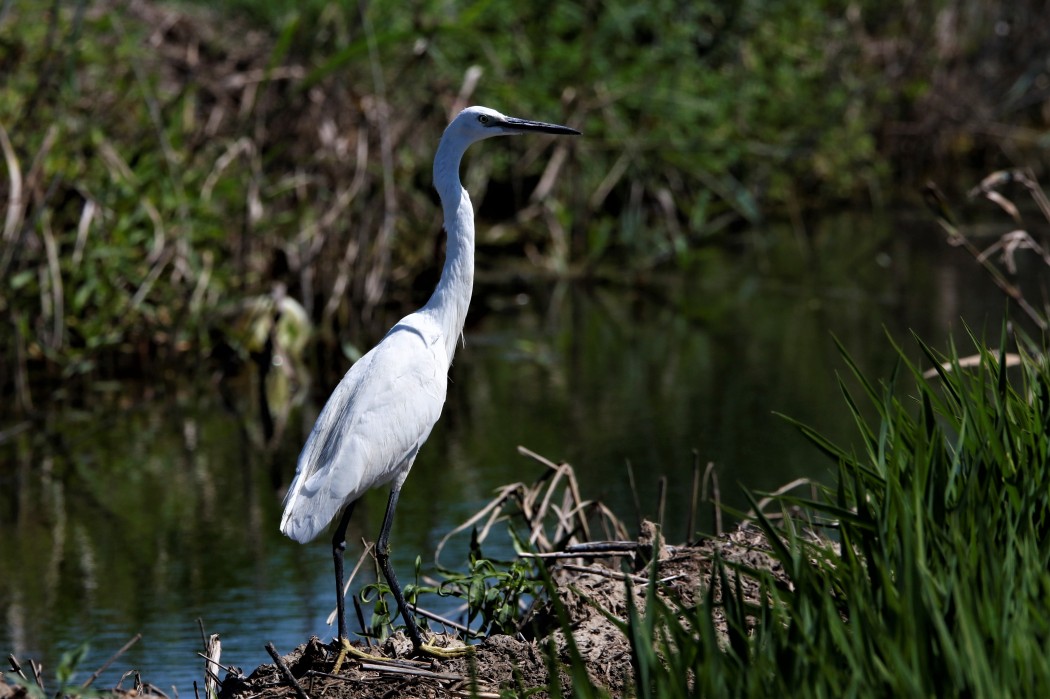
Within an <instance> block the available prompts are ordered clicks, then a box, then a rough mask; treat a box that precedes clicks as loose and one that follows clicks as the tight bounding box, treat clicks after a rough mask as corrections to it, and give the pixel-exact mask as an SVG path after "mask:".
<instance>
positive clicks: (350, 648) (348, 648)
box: [332, 638, 390, 675]
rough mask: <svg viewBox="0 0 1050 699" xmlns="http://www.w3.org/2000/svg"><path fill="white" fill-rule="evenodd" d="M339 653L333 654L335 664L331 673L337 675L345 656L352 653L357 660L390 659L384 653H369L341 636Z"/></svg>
mask: <svg viewBox="0 0 1050 699" xmlns="http://www.w3.org/2000/svg"><path fill="white" fill-rule="evenodd" d="M339 641H340V646H341V647H340V649H339V655H337V656H335V664H334V665H332V674H333V675H338V674H339V671H340V670H342V669H343V663H344V662H346V657H347V656H348V655H352V656H354V657H355V658H357V659H358V660H390V658H388V657H386V656H384V655H371V654H369V653H366V652H364V651H363V650H361V649H360V648H358V647H357V646H355V645H353V644H352V643H350V641H349V640H348V639H345V638H341V639H339Z"/></svg>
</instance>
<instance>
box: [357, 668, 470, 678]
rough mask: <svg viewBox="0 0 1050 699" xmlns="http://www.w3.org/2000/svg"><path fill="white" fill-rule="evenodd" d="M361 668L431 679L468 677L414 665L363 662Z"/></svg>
mask: <svg viewBox="0 0 1050 699" xmlns="http://www.w3.org/2000/svg"><path fill="white" fill-rule="evenodd" d="M361 669H362V670H373V671H375V672H386V673H390V674H394V675H414V676H416V677H425V678H427V679H431V680H451V681H455V682H459V681H463V680H465V679H467V678H466V677H463V676H462V675H453V674H450V673H447V672H431V671H430V670H420V669H417V668H414V667H391V666H390V665H379V664H377V663H361Z"/></svg>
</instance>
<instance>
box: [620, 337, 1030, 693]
mask: <svg viewBox="0 0 1050 699" xmlns="http://www.w3.org/2000/svg"><path fill="white" fill-rule="evenodd" d="M916 342H918V345H919V347H920V348H921V350H922V353H923V355H924V357H925V358H926V359H927V360H928V361H929V362H930V363H931V369H930V370H929V371H928V372H924V371H923V370H922V369H921V368H920V367H919V366H917V365H916V364H913V363H912V362H909V361H908V360H907V359H906V358H905V355H904V353H903V352H901V355H900V357H901V359H900V362H899V365H898V371H897V372H895V373H894V375H893V377H892V378H891V379H890V380H889V381H887V382H886V383H884V384H881V385H876V384H874V383H872V382H871V381H869V380H867V379H866V378H865V377H864V376H862V375H861V374H860V372H859V371H857V369H856V367H855V366H853V365H852V364H850V370H851V372H850V373H851V374H852V379H851V380H843V381H842V391H843V396H844V400H845V403H846V406H847V408H848V409H849V410H850V412H851V413H852V414H853V415H854V417H855V418H856V424H857V428H858V434H859V443H858V447H857V448H856V449H850V448H844V447H841V446H839V445H836V444H833V443H831V442H830V441H828V440H827V439H825V438H823V437H822V436H821V435H820V434H819V433H818V432H817V431H815V430H813V429H812V428H810V427H806V426H803V425H799V427H800V429H801V430H802V431H803V433H804V434H805V435H806V436H807V437H808V438H809V439H810V440H811V441H812V442H813V444H814V445H815V446H816V447H817V449H819V451H821V452H822V453H823V454H825V455H826V456H827V457H829V458H831V459H832V460H833V462H834V463H835V464H836V465H837V468H838V479H837V481H838V482H837V483H836V485H835V486H833V487H831V488H828V489H827V490H826V491H824V492H823V494H822V497H820V498H818V499H817V500H812V499H805V498H799V497H793V496H780V498H779V500H780V502H781V503H782V505H783V507H784V509H785V512H786V511H788V510H789V509H796V511H797V508H799V507H801V508H803V509H804V511H806V512H808V513H809V517H807V518H806V522H813V521H818V522H819V521H823V522H830V524H827V525H825V526H821V527H819V528H817V527H815V525H813V524H808V523H806V522H803V521H802V520H800V519H798V518H787V517H785V518H784V519H783V521H782V523H780V524H774V523H773V522H772V521H770V520H769V519H767V518H765V517H763V516H762V515H761V514H759V515H758V520H757V523H758V524H759V526H761V527H762V528H763V530H764V531H765V534H766V536H767V537H768V539H769V541H770V543H771V544H772V548H773V552H774V556H775V557H776V559H777V560H778V561H779V562H780V564H781V565H782V566H783V568H784V571H785V573H786V574H787V577H788V578H789V579H790V586H787V587H785V586H783V585H778V584H776V583H775V582H774V580H773V578H772V577H771V576H770V575H769V574H768V573H763V572H760V571H755V570H749V569H744V568H741V567H739V566H729V565H728V564H725V563H722V562H720V561H716V562H715V566H714V572H713V573H712V580H711V585H710V586H709V587H708V590H707V593H706V599H705V600H704V601H703V603H701V604H698V605H697V606H695V607H693V608H682V607H675V606H672V605H670V604H668V603H667V602H663V601H661V600H660V598H658V597H656V596H654V595H653V594H651V593H650V595H649V597H648V599H647V605H646V607H645V609H644V610H638V609H634V610H632V613H631V617H630V619H629V620H628V622H627V623H626V624H624V633H627V634H628V635H629V636H628V637H629V638H630V639H631V641H632V655H633V661H634V663H635V666H636V693H637V696H639V697H685V696H719V697H722V696H826V697H849V696H924V697H930V696H938V697H948V696H969V697H992V696H994V697H1007V696H1018V697H1029V696H1046V695H1047V694H1048V693H1050V654H1048V650H1050V367H1048V365H1047V363H1046V362H1045V360H1044V358H1043V357H1042V356H1041V355H1037V354H1034V353H1030V352H1029V351H1026V349H1024V348H1020V347H1018V348H1017V354H1018V356H1019V357H1020V362H1019V364H1017V365H1016V366H1015V368H1012V369H1008V368H1007V364H1008V363H1010V364H1014V362H1007V354H1006V352H1005V349H1004V348H1005V347H1006V342H1007V337H1006V334H1005V331H1004V334H1003V337H1002V338H1001V340H1000V343H999V347H1000V349H998V350H992V349H988V348H986V347H984V346H982V345H980V344H979V343H976V342H975V345H976V346H977V350H978V353H979V362H977V363H976V364H971V365H970V366H963V364H967V363H968V362H962V363H961V362H960V360H959V358H958V356H957V354H956V353H955V352H954V351H952V352H951V353H950V354H949V355H948V356H946V357H942V356H938V355H937V354H936V353H935V352H934V351H933V350H932V349H931V348H930V347H928V346H926V345H925V344H923V343H922V342H921V341H918V340H916ZM858 388H859V392H858V391H857V389H858ZM756 509H757V508H756ZM740 575H750V576H754V577H757V578H758V579H760V580H761V581H762V585H763V594H762V595H761V596H760V600H761V601H760V602H758V603H757V604H756V603H749V602H748V601H747V599H745V596H744V594H743V592H742V591H741V588H740V586H739V579H740V578H739V577H738V576H740ZM653 587H655V586H653V585H650V589H652V588H653ZM716 614H717V615H724V617H725V618H726V620H727V622H728V635H727V636H726V635H722V636H719V634H718V633H717V632H716V624H715V616H716Z"/></svg>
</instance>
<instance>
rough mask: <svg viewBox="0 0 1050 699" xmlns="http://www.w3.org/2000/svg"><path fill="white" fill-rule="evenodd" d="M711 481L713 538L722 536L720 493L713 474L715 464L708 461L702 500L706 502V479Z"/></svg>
mask: <svg viewBox="0 0 1050 699" xmlns="http://www.w3.org/2000/svg"><path fill="white" fill-rule="evenodd" d="M708 478H710V479H711V504H712V506H713V507H714V511H715V536H722V493H721V491H719V489H718V474H717V473H715V462H714V461H708V462H707V468H706V469H704V480H703V494H702V495H701V496H700V498H701V499H702V500H707V479H708Z"/></svg>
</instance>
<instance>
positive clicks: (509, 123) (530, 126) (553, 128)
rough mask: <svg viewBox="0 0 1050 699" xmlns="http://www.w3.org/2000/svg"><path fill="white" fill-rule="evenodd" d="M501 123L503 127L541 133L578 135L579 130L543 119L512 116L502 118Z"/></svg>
mask: <svg viewBox="0 0 1050 699" xmlns="http://www.w3.org/2000/svg"><path fill="white" fill-rule="evenodd" d="M502 125H503V127H504V128H508V129H514V130H516V131H539V132H541V133H554V134H561V135H564V136H579V135H580V132H579V131H577V130H576V129H570V128H569V127H568V126H559V125H558V124H548V123H546V122H543V121H529V120H528V119H515V118H514V117H506V118H505V119H504V120H503V124H502Z"/></svg>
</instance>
